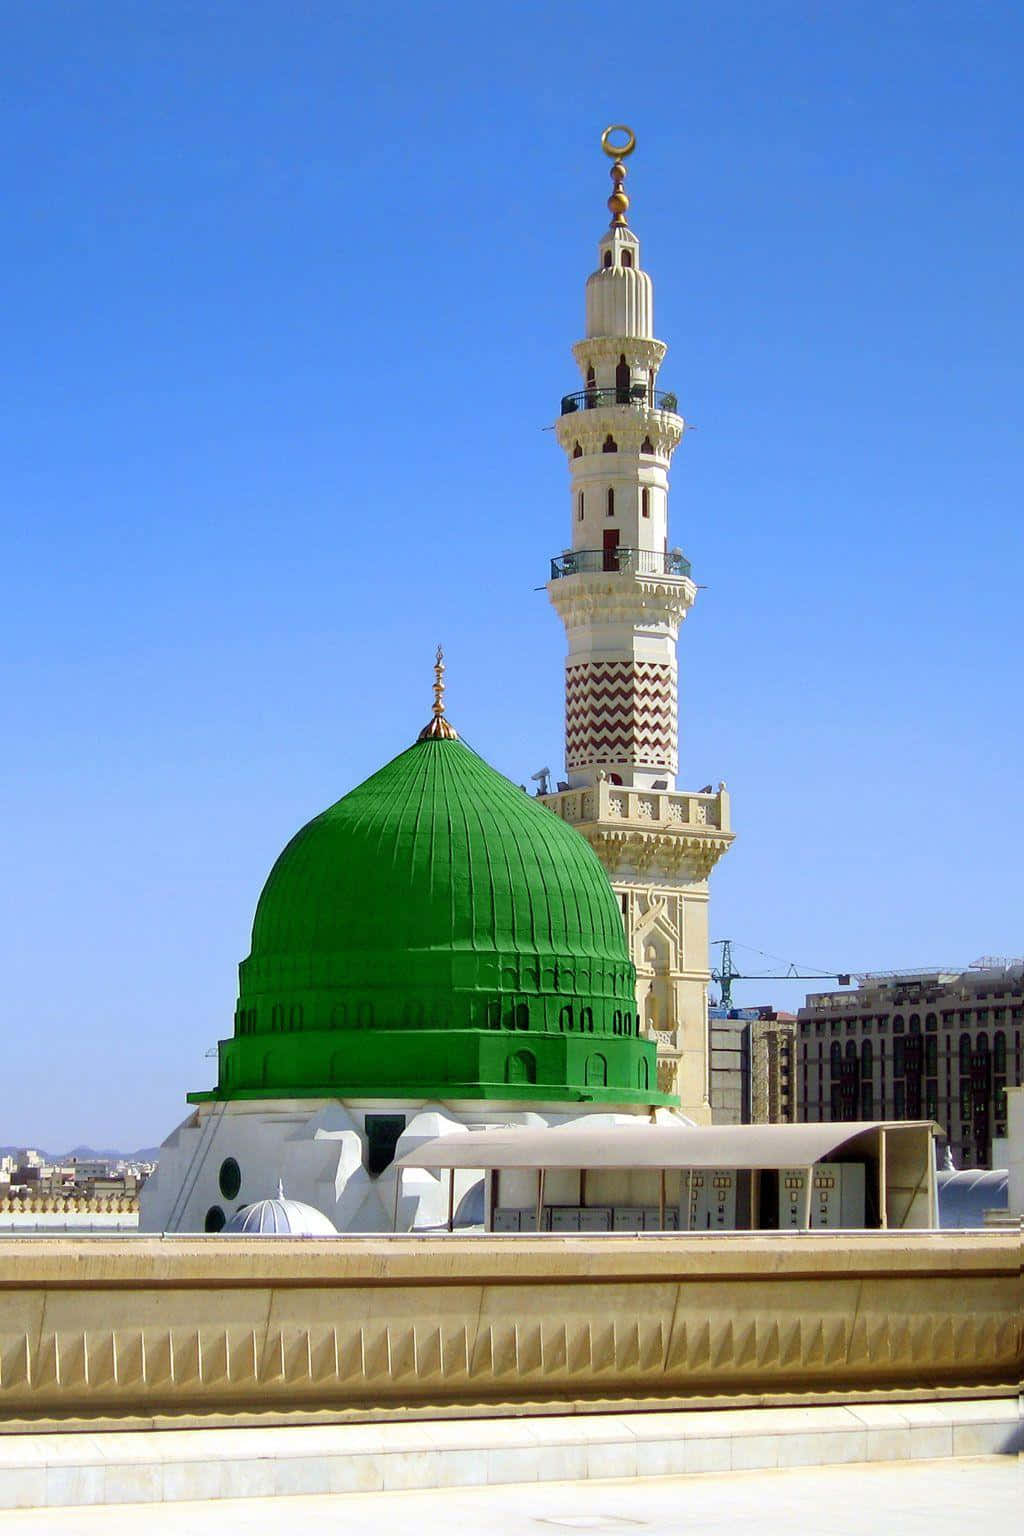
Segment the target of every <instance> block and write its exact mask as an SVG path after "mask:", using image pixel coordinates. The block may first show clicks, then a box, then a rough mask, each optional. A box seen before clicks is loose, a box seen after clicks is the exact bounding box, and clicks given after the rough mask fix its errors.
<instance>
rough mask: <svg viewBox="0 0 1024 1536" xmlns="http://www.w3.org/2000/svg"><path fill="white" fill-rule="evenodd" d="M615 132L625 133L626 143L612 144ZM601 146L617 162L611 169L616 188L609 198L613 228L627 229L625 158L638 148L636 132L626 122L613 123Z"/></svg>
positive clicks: (602, 137)
mask: <svg viewBox="0 0 1024 1536" xmlns="http://www.w3.org/2000/svg"><path fill="white" fill-rule="evenodd" d="M613 133H624V134H625V135H626V142H625V144H612V143H611V135H612V134H613ZM601 148H602V149H603V150H604V152H605V154H606V155H607V156H608V158H609V159H610V160H614V161H615V164H614V165H613V166H612V169H611V177H612V183H613V187H614V190H613V192H612V195H611V197H610V198H609V199H608V208H609V211H610V213H611V216H612V229H625V227H626V224H627V219H626V209H627V208H628V207H629V197H628V195H627V194H626V193H625V192H624V191H623V188H622V183H623V182H624V181H625V179H626V167H625V166H624V165H623V163H622V162H623V160H625V159H626V157H627V155H631V154H632V153H633V151H634V149H636V134H635V133H634V132H633V130H632V128H627V127H626V125H625V123H612V124H610V126H609V127H607V128H606V129H605V131H604V133H602V135H601Z"/></svg>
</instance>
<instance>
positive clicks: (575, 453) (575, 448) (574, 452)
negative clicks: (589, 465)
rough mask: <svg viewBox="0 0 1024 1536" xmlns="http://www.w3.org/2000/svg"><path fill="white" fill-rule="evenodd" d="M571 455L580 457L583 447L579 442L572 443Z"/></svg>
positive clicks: (576, 457) (575, 457)
mask: <svg viewBox="0 0 1024 1536" xmlns="http://www.w3.org/2000/svg"><path fill="white" fill-rule="evenodd" d="M572 456H573V458H574V459H582V457H583V449H582V448H581V447H580V445H579V443H575V444H574V445H573V450H572Z"/></svg>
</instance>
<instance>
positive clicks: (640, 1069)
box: [636, 1056, 651, 1092]
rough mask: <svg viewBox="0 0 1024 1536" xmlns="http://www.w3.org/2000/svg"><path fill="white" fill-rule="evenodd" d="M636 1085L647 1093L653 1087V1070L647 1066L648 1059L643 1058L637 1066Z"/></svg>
mask: <svg viewBox="0 0 1024 1536" xmlns="http://www.w3.org/2000/svg"><path fill="white" fill-rule="evenodd" d="M636 1085H637V1087H638V1088H640V1089H642V1090H643V1091H644V1092H646V1091H647V1090H648V1089H649V1088H650V1086H651V1069H650V1067H649V1066H648V1064H647V1057H646V1056H642V1057H641V1058H640V1060H639V1061H638V1062H637V1065H636Z"/></svg>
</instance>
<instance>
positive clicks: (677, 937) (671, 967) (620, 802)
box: [544, 779, 733, 1124]
mask: <svg viewBox="0 0 1024 1536" xmlns="http://www.w3.org/2000/svg"><path fill="white" fill-rule="evenodd" d="M544 803H545V804H546V805H548V806H550V807H551V809H552V810H553V811H555V812H556V814H557V815H559V816H561V817H562V819H563V821H568V822H571V823H572V824H573V825H574V826H575V827H576V828H577V830H578V831H579V832H581V833H582V834H583V836H584V837H585V838H586V839H587V841H588V842H589V843H590V846H591V847H592V848H593V849H594V851H595V852H596V854H597V856H598V858H599V859H600V860H601V863H602V864H603V865H604V867H605V869H606V870H607V871H608V878H609V880H610V881H611V883H612V888H613V889H614V891H615V894H616V895H617V896H618V898H619V902H620V905H621V907H622V918H623V922H624V924H625V927H626V936H627V938H628V940H629V946H630V953H631V955H632V958H633V963H634V965H635V966H636V978H637V993H636V998H637V1012H638V1014H639V1015H640V1019H641V1023H642V1027H643V1029H644V1031H645V1033H646V1035H647V1038H648V1039H652V1040H655V1041H656V1042H657V1045H658V1087H659V1088H661V1089H662V1090H663V1091H664V1092H666V1093H678V1094H679V1099H680V1104H681V1106H682V1109H683V1112H684V1114H686V1115H689V1116H690V1117H691V1119H693V1120H695V1121H697V1122H698V1123H699V1124H703V1123H705V1122H707V1121H708V1120H709V1119H710V1104H709V1089H708V1043H707V1042H708V1020H707V986H708V982H709V981H710V980H711V971H710V966H709V959H708V954H709V951H708V876H709V874H710V872H711V870H712V869H713V868H714V866H715V864H716V863H717V862H718V860H719V859H720V858H721V856H722V854H723V853H724V852H725V851H726V849H727V848H728V847H729V845H730V843H731V842H732V839H733V834H732V829H731V826H730V821H729V793H728V791H727V789H726V788H725V786H724V784H723V785H721V786H720V787H719V789H718V791H717V793H713V794H711V793H701V794H693V793H688V792H685V791H682V790H653V789H635V788H626V787H624V786H622V785H617V784H612V783H611V782H610V781H609V780H608V779H600V780H599V781H598V782H597V783H596V784H594V785H593V786H592V787H590V788H582V789H574V790H568V791H563V792H562V793H560V794H555V795H547V796H545V798H544Z"/></svg>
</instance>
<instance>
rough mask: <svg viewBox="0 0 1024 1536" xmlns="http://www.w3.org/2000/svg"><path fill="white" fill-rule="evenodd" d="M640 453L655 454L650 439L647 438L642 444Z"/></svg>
mask: <svg viewBox="0 0 1024 1536" xmlns="http://www.w3.org/2000/svg"><path fill="white" fill-rule="evenodd" d="M640 452H641V453H653V452H654V444H653V443H652V442H651V440H650V438H649V437H645V438H644V440H643V442H642V443H641V444H640Z"/></svg>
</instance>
